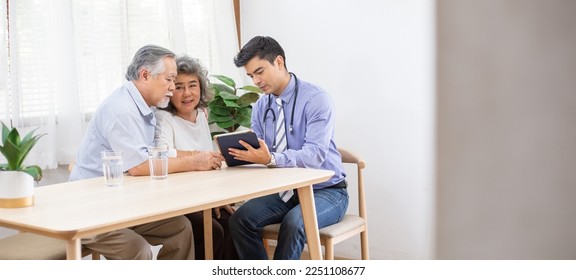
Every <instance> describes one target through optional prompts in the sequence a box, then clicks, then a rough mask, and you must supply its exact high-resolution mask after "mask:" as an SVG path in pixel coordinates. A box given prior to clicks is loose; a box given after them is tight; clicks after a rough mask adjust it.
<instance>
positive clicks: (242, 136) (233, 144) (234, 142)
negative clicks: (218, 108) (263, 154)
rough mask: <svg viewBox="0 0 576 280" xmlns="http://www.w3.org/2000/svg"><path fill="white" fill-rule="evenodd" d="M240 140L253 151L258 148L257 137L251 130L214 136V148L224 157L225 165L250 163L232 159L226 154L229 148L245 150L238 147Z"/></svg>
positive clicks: (240, 146)
mask: <svg viewBox="0 0 576 280" xmlns="http://www.w3.org/2000/svg"><path fill="white" fill-rule="evenodd" d="M240 140H244V142H246V143H248V144H250V146H252V147H254V148H255V149H258V148H260V143H258V137H256V133H254V132H253V131H252V130H244V131H236V132H230V133H224V134H218V135H214V141H216V146H218V149H219V150H220V153H222V155H223V156H224V159H225V160H226V164H227V165H228V166H238V165H244V164H251V163H252V162H247V161H243V160H237V159H234V157H233V156H232V155H230V153H229V152H228V149H229V148H235V149H239V150H246V148H244V146H242V145H240V142H239V141H240Z"/></svg>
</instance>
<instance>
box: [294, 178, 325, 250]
mask: <svg viewBox="0 0 576 280" xmlns="http://www.w3.org/2000/svg"><path fill="white" fill-rule="evenodd" d="M298 199H299V200H300V206H301V207H302V218H303V219H304V230H305V231H306V239H307V240H308V250H310V259H312V260H321V259H322V248H321V246H320V233H319V231H318V220H317V219H316V205H315V204H314V192H313V189H312V186H306V187H303V188H300V189H298Z"/></svg>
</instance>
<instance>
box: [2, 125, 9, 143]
mask: <svg viewBox="0 0 576 280" xmlns="http://www.w3.org/2000/svg"><path fill="white" fill-rule="evenodd" d="M9 133H10V129H9V128H8V127H7V126H6V125H5V124H4V123H2V143H4V142H6V138H7V137H8V134H9Z"/></svg>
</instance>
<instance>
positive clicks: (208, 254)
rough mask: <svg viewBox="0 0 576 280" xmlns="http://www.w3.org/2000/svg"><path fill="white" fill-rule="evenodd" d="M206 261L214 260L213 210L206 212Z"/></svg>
mask: <svg viewBox="0 0 576 280" xmlns="http://www.w3.org/2000/svg"><path fill="white" fill-rule="evenodd" d="M203 216H204V259H205V260H213V259H214V252H212V209H207V210H204V215H203Z"/></svg>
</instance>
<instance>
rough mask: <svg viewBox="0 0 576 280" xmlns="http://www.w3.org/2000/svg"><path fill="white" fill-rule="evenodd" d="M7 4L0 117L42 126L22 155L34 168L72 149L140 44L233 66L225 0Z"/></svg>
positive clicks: (230, 17) (17, 0)
mask: <svg viewBox="0 0 576 280" xmlns="http://www.w3.org/2000/svg"><path fill="white" fill-rule="evenodd" d="M8 4H9V5H8V6H6V3H2V6H3V7H2V8H0V12H2V15H1V17H2V20H3V21H0V24H1V27H2V31H0V35H2V39H3V40H2V42H1V43H0V48H1V49H0V55H1V56H2V57H1V58H0V61H1V62H0V63H1V65H0V99H1V100H2V103H3V104H1V105H0V106H2V107H0V120H2V121H3V122H5V123H7V124H10V123H12V125H14V126H15V127H17V128H18V129H19V130H20V131H21V132H22V133H26V132H28V131H30V130H32V129H34V128H39V129H38V130H37V131H38V132H39V133H46V135H45V136H44V137H43V138H42V139H41V140H40V141H39V143H38V144H37V146H36V147H35V148H34V149H33V150H32V152H31V153H30V155H29V156H28V158H27V162H31V163H34V164H37V165H40V166H41V167H42V168H56V167H57V166H58V164H67V163H69V162H70V160H71V159H73V158H74V156H75V154H76V152H77V147H78V145H79V143H80V141H81V139H82V136H83V133H84V130H85V128H86V126H87V124H88V122H89V121H90V118H91V115H92V114H93V113H94V111H95V109H96V108H97V106H98V104H100V102H101V101H102V100H103V99H104V98H106V97H107V96H108V95H109V94H110V93H112V91H113V90H114V89H115V88H117V87H119V86H120V85H121V84H122V83H123V82H124V73H125V70H126V67H127V66H128V64H129V63H130V61H131V59H132V56H133V55H134V53H135V52H136V50H137V49H139V48H140V47H141V46H143V45H145V44H157V45H160V46H163V47H166V48H168V49H171V50H173V51H174V52H175V53H176V54H184V53H186V54H188V55H190V56H193V57H197V58H199V59H200V60H201V61H202V63H203V64H204V65H205V66H206V67H207V68H208V69H209V72H210V74H224V75H228V76H231V77H234V78H238V77H240V76H241V74H240V71H239V69H237V68H236V67H235V66H234V65H233V63H232V58H233V57H234V55H235V54H236V52H237V51H238V41H237V38H236V27H235V22H234V8H233V3H232V0H226V1H212V0H169V1H160V0H99V1H93V0H69V1H63V0H11V1H9V3H8ZM7 14H8V15H9V17H8V18H9V22H6V20H5V19H6V15H7ZM4 38H6V40H4ZM8 38H9V39H8ZM8 50H9V51H8ZM2 160H3V159H2Z"/></svg>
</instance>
